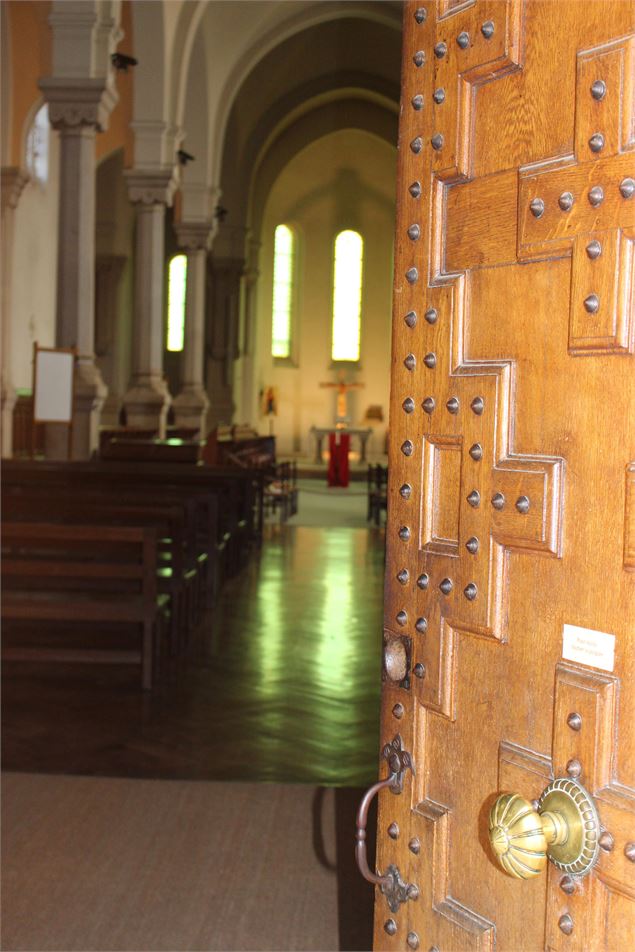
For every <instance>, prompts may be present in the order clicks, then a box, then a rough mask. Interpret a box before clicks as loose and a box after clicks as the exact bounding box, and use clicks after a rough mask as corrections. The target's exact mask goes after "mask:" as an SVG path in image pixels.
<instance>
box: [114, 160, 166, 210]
mask: <svg viewBox="0 0 635 952" xmlns="http://www.w3.org/2000/svg"><path fill="white" fill-rule="evenodd" d="M124 177H125V179H126V181H127V183H128V196H129V198H130V201H131V202H134V203H138V204H140V205H171V204H172V199H173V197H174V192H175V191H176V188H177V186H178V169H177V168H176V166H173V165H170V166H167V167H165V168H162V169H147V170H144V169H129V170H128V171H126V172H124Z"/></svg>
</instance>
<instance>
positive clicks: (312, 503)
mask: <svg viewBox="0 0 635 952" xmlns="http://www.w3.org/2000/svg"><path fill="white" fill-rule="evenodd" d="M298 488H299V490H300V498H299V506H298V513H297V515H295V516H293V517H292V518H291V519H289V521H288V523H287V525H289V526H323V527H327V526H338V527H340V528H350V529H365V528H366V527H367V526H368V522H367V520H366V511H367V500H368V495H367V492H366V483H362V482H355V483H351V484H350V486H348V487H347V488H346V489H342V488H340V487H337V488H329V487H328V486H327V484H326V479H299V480H298Z"/></svg>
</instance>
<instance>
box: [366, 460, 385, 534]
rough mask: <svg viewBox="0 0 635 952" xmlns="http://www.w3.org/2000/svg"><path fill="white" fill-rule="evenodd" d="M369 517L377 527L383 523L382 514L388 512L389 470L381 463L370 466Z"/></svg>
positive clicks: (368, 478)
mask: <svg viewBox="0 0 635 952" xmlns="http://www.w3.org/2000/svg"><path fill="white" fill-rule="evenodd" d="M367 481H368V515H367V519H368V521H369V522H370V520H371V519H372V520H373V522H374V523H375V525H376V526H378V525H379V524H380V522H381V513H382V512H386V510H387V505H388V468H387V467H386V466H382V465H381V463H377V464H376V465H373V464H372V463H371V464H369V466H368V476H367Z"/></svg>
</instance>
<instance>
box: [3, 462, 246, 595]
mask: <svg viewBox="0 0 635 952" xmlns="http://www.w3.org/2000/svg"><path fill="white" fill-rule="evenodd" d="M40 485H42V486H44V485H45V486H60V487H61V486H63V487H66V488H67V489H69V490H72V491H75V490H80V489H81V490H85V489H86V488H87V487H88V486H91V487H92V489H93V490H94V491H96V492H103V493H104V494H106V498H108V497H109V495H110V494H111V493H112V492H115V493H121V492H133V491H137V492H139V491H141V492H142V493H143V494H151V493H156V494H159V495H161V496H164V497H165V500H167V498H168V496H169V498H170V500H183V501H184V500H189V499H193V500H195V505H197V506H198V507H199V509H200V510H201V511H202V512H203V514H204V515H203V517H201V516H197V519H196V522H197V527H198V532H199V536H200V537H201V538H200V540H199V542H200V545H204V544H205V543H207V545H208V546H209V548H208V560H211V561H209V565H210V568H212V569H213V570H214V571H215V572H217V574H218V575H219V576H220V579H221V580H222V578H223V577H225V576H226V575H231V574H233V573H234V572H235V571H236V570H237V568H239V567H240V564H242V562H243V561H244V560H245V559H246V554H245V553H248V551H249V546H250V544H251V543H252V542H259V541H260V539H261V537H262V489H263V477H262V474H260V473H249V472H242V471H235V470H233V469H232V470H211V469H208V468H207V467H202V466H186V465H180V464H176V465H174V466H167V465H161V466H157V465H156V464H155V463H142V462H139V463H122V462H115V461H113V462H109V463H100V462H99V461H87V462H71V463H67V462H64V463H59V462H52V461H37V462H31V461H17V460H7V461H6V463H5V465H4V467H3V487H4V488H5V489H6V488H7V487H26V486H31V487H33V486H40ZM165 500H164V501H165ZM209 533H212V535H211V538H210V537H209V535H208V534H209ZM212 574H213V573H212Z"/></svg>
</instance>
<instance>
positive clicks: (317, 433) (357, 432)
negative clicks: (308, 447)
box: [310, 426, 373, 463]
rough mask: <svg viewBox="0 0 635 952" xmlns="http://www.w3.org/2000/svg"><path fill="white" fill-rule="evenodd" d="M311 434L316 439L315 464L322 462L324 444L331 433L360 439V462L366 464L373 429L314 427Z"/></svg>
mask: <svg viewBox="0 0 635 952" xmlns="http://www.w3.org/2000/svg"><path fill="white" fill-rule="evenodd" d="M310 432H311V434H312V435H313V436H314V437H315V462H316V463H321V462H322V442H323V440H324V437H325V436H328V435H329V434H330V433H346V434H348V435H349V436H357V437H359V442H360V461H361V462H362V463H365V462H366V443H367V442H368V437H369V436H370V434H371V433H372V432H373V430H372V427H368V428H367V429H364V428H362V427H354V426H347V427H336V426H312V427H311V430H310Z"/></svg>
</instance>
